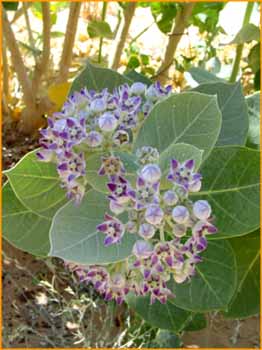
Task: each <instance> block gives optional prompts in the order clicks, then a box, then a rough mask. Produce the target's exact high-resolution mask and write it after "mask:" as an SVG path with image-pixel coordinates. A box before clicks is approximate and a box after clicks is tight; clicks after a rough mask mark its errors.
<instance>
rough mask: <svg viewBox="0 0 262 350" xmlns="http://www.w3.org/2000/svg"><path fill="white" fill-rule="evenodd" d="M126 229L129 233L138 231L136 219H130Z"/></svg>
mask: <svg viewBox="0 0 262 350" xmlns="http://www.w3.org/2000/svg"><path fill="white" fill-rule="evenodd" d="M126 231H127V232H129V233H137V224H136V222H135V221H128V222H127V223H126Z"/></svg>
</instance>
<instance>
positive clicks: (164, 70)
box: [154, 3, 195, 84]
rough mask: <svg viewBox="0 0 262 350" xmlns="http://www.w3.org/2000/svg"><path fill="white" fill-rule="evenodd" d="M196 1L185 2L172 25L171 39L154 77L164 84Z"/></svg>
mask: <svg viewBox="0 0 262 350" xmlns="http://www.w3.org/2000/svg"><path fill="white" fill-rule="evenodd" d="M194 6H195V4H194V3H185V4H184V5H183V7H182V9H180V10H179V11H178V12H177V15H176V18H175V21H174V23H173V26H172V30H171V33H170V34H169V39H168V43H167V47H166V51H165V55H164V58H163V61H162V64H161V66H160V68H159V70H158V72H157V75H156V76H155V77H154V78H157V80H159V81H160V82H161V83H162V84H164V83H165V82H166V80H167V79H168V71H169V68H170V66H171V65H172V63H173V59H174V55H175V52H176V48H177V46H178V44H179V42H180V39H181V38H182V36H183V35H184V31H185V29H186V27H187V25H188V20H189V17H190V16H191V14H192V10H193V7H194Z"/></svg>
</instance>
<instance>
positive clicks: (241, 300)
mask: <svg viewBox="0 0 262 350" xmlns="http://www.w3.org/2000/svg"><path fill="white" fill-rule="evenodd" d="M259 238H260V237H259V230H258V231H256V232H254V233H252V234H250V235H247V236H245V237H241V238H234V239H230V240H229V242H230V244H231V246H232V248H233V250H234V252H235V255H236V261H237V273H238V283H237V289H236V292H235V295H234V297H233V301H232V302H231V304H230V306H229V310H228V311H227V312H226V313H225V316H226V317H227V318H234V319H235V318H245V317H249V316H253V315H256V314H259V308H260V298H259V295H260V271H259V268H260V261H259V255H260V254H259V252H260V242H259Z"/></svg>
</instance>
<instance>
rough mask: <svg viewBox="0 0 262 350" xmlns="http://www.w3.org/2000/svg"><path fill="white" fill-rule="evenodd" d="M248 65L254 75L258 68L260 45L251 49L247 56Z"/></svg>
mask: <svg viewBox="0 0 262 350" xmlns="http://www.w3.org/2000/svg"><path fill="white" fill-rule="evenodd" d="M248 65H249V67H250V68H251V69H252V72H253V73H254V74H255V73H256V72H257V71H258V70H259V68H260V43H258V44H256V45H255V46H253V47H252V49H251V50H250V52H249V55H248Z"/></svg>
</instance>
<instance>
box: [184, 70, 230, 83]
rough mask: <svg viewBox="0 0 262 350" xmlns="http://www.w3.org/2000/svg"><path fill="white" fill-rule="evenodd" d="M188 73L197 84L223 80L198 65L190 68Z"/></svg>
mask: <svg viewBox="0 0 262 350" xmlns="http://www.w3.org/2000/svg"><path fill="white" fill-rule="evenodd" d="M188 73H189V74H190V75H191V76H192V78H193V79H194V80H195V81H196V82H197V83H199V84H204V83H211V82H219V81H223V79H220V78H218V77H217V76H215V75H214V74H213V73H210V72H208V71H207V70H205V69H202V68H198V67H192V68H190V69H189V71H188Z"/></svg>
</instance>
